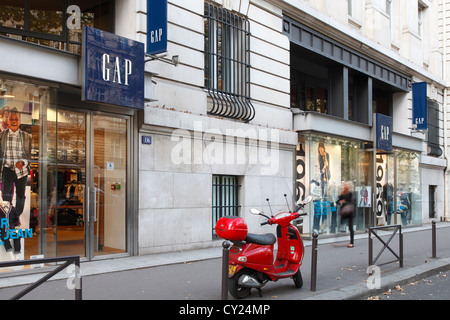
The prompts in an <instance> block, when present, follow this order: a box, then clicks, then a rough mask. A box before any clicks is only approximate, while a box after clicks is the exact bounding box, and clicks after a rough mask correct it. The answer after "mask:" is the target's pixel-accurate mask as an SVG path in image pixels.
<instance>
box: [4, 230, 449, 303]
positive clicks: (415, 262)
mask: <svg viewBox="0 0 450 320" xmlns="http://www.w3.org/2000/svg"><path fill="white" fill-rule="evenodd" d="M436 226H437V258H435V259H432V258H431V252H432V247H431V224H427V225H423V226H421V227H414V228H404V229H403V230H402V231H403V239H404V240H403V242H404V254H403V256H404V262H403V268H400V267H399V264H398V263H389V264H386V265H382V266H380V270H381V288H380V289H379V290H372V291H370V290H369V289H368V287H367V279H368V275H367V273H366V272H367V267H368V234H367V233H365V234H359V235H356V236H355V247H354V248H347V243H348V235H347V236H344V237H336V238H328V239H326V238H324V239H321V238H320V236H319V246H318V263H317V265H318V268H317V282H316V291H315V292H313V291H311V290H310V280H311V241H305V246H306V248H305V257H304V260H303V265H302V267H301V271H302V275H303V281H304V285H303V288H301V289H295V288H294V285H293V281H292V280H291V279H286V280H280V281H278V282H275V283H272V282H271V283H269V284H267V285H266V286H265V287H264V288H263V289H262V292H263V298H260V297H259V296H258V294H257V293H256V291H254V293H253V294H252V296H251V297H249V299H247V300H261V299H262V300H303V299H312V300H322V299H325V300H345V299H352V300H354V299H364V298H367V297H368V296H371V295H376V294H379V293H381V292H385V291H387V290H388V289H389V288H394V287H395V285H397V284H399V285H402V284H406V283H409V282H412V281H415V280H417V279H421V278H424V277H426V276H428V275H431V274H433V273H437V272H439V271H440V270H447V269H450V223H447V222H439V223H437V225H436ZM390 234H391V233H390V232H387V231H382V232H379V235H383V236H382V238H383V239H384V241H386V240H387V239H388V238H389V236H390ZM372 238H374V237H372ZM390 246H391V247H392V248H393V250H394V251H395V252H398V236H395V237H394V239H393V240H392V241H391V243H390ZM381 247H382V244H381V242H379V240H377V239H374V250H373V254H374V256H376V255H377V254H378V252H379V250H380V249H381ZM221 257H222V248H221V247H215V248H209V249H202V250H193V251H185V252H176V253H165V254H153V255H146V256H139V257H128V258H117V259H109V260H101V261H93V262H84V263H82V264H81V272H82V276H83V299H85V300H91V299H93V300H95V299H111V300H115V299H136V300H137V299H146V300H162V299H164V300H167V299H168V300H186V299H189V300H220V299H221V276H222V275H221V267H222V266H221V264H222V258H221ZM392 260H394V256H393V255H392V253H390V252H389V251H388V250H385V252H384V253H383V254H382V256H381V257H380V259H379V263H380V264H381V263H383V262H388V261H392ZM42 276H43V274H42V273H40V274H29V275H23V276H11V277H6V278H0V288H1V289H0V299H1V300H4V299H9V298H10V297H11V296H13V295H14V294H15V293H17V292H19V291H20V290H21V289H23V288H24V287H23V286H24V285H27V284H30V283H33V282H35V281H36V280H38V279H40V278H42ZM67 278H68V274H66V273H64V272H62V273H60V274H58V275H56V276H55V277H53V278H52V279H51V280H50V281H48V282H47V283H46V284H44V285H43V286H44V287H43V288H41V289H39V288H38V289H36V291H37V293H33V292H31V293H30V294H29V295H27V296H25V297H24V299H48V300H52V299H67V300H72V299H73V297H74V294H73V292H70V291H71V290H68V289H67V287H65V283H66V281H67V280H66V279H67ZM56 280H58V281H56ZM38 290H40V291H38ZM229 299H230V300H232V298H231V296H230V297H229Z"/></svg>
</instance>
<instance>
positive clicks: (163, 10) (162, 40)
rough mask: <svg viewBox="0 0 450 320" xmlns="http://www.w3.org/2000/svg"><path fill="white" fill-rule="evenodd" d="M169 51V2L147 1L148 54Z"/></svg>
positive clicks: (159, 0) (165, 0) (160, 0)
mask: <svg viewBox="0 0 450 320" xmlns="http://www.w3.org/2000/svg"><path fill="white" fill-rule="evenodd" d="M166 51H167V0H147V54H150V55H155V54H159V53H163V52H166Z"/></svg>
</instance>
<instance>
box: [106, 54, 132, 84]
mask: <svg viewBox="0 0 450 320" xmlns="http://www.w3.org/2000/svg"><path fill="white" fill-rule="evenodd" d="M111 60H113V61H114V62H111ZM111 64H112V66H111ZM121 64H122V63H121V61H120V58H119V57H116V58H115V59H111V56H110V55H109V54H107V53H104V54H103V56H102V76H103V80H104V81H106V82H110V81H112V82H114V83H118V84H122V74H121ZM123 65H124V73H123V78H124V80H125V81H124V84H125V85H126V86H128V85H129V84H128V79H129V76H130V75H131V73H132V70H133V63H132V62H131V60H128V59H124V61H123ZM111 72H112V73H113V75H112V80H111Z"/></svg>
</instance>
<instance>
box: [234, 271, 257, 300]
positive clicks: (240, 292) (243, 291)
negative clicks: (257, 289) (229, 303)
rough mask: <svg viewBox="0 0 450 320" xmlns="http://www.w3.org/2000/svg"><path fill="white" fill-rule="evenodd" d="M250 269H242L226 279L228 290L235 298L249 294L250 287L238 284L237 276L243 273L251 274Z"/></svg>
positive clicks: (241, 297)
mask: <svg viewBox="0 0 450 320" xmlns="http://www.w3.org/2000/svg"><path fill="white" fill-rule="evenodd" d="M251 274H252V271H251V270H248V269H242V270H241V271H240V272H238V273H236V274H235V275H234V276H232V277H231V278H229V279H228V292H230V294H231V295H232V296H233V297H235V298H236V299H244V298H246V297H248V296H249V295H250V291H251V290H252V289H251V288H247V287H243V286H241V285H239V283H238V281H239V278H240V277H241V276H243V275H251Z"/></svg>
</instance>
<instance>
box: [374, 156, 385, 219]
mask: <svg viewBox="0 0 450 320" xmlns="http://www.w3.org/2000/svg"><path fill="white" fill-rule="evenodd" d="M384 165H385V164H384V159H383V156H380V157H377V172H376V180H377V188H376V192H377V199H376V213H377V216H379V217H380V216H382V214H383V184H384V183H385V177H384Z"/></svg>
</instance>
